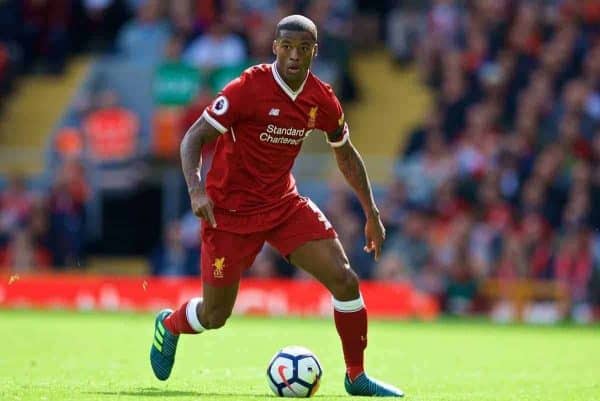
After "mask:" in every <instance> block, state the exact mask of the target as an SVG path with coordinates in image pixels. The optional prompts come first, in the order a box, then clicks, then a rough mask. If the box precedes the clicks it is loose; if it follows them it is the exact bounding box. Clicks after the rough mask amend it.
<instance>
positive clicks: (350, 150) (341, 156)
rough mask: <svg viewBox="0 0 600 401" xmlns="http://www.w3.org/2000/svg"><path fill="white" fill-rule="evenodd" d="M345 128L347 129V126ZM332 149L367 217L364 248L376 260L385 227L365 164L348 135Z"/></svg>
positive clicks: (383, 237) (379, 252)
mask: <svg viewBox="0 0 600 401" xmlns="http://www.w3.org/2000/svg"><path fill="white" fill-rule="evenodd" d="M340 129H344V128H340ZM345 129H346V130H347V127H345ZM332 136H334V135H332ZM330 143H331V142H330ZM333 151H334V153H335V159H336V161H337V165H338V167H339V169H340V171H341V172H342V174H343V175H344V177H345V178H346V181H347V182H348V184H350V186H351V187H352V189H353V190H354V192H355V193H356V196H357V197H358V200H359V201H360V204H361V206H362V208H363V211H364V213H365V216H366V218H367V223H366V225H365V239H366V245H365V248H364V249H365V251H366V252H369V253H371V252H373V251H374V252H375V260H378V259H379V255H380V254H381V247H382V245H383V240H384V239H385V227H384V226H383V223H382V222H381V218H380V217H379V210H378V209H377V205H376V204H375V199H374V198H373V190H372V189H371V182H370V181H369V176H368V174H367V169H366V168H365V164H364V162H363V160H362V157H361V156H360V154H359V153H358V150H356V148H355V147H354V145H353V144H352V142H351V141H350V138H348V137H345V139H343V142H341V144H340V145H339V146H334V147H333Z"/></svg>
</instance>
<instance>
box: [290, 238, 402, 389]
mask: <svg viewBox="0 0 600 401" xmlns="http://www.w3.org/2000/svg"><path fill="white" fill-rule="evenodd" d="M290 261H291V262H292V263H293V264H294V265H295V266H298V267H300V268H302V269H303V270H305V271H307V272H308V273H310V274H311V275H313V276H314V277H315V278H316V279H317V280H319V281H320V282H321V283H323V285H325V287H327V288H328V289H329V291H330V292H331V294H332V296H333V308H334V310H333V314H334V315H333V316H334V320H335V327H336V329H337V332H338V334H339V336H340V339H341V341H342V349H343V352H344V361H345V362H346V376H345V378H344V386H345V388H346V391H347V392H348V393H349V394H351V395H366V396H389V397H402V396H403V395H404V393H403V392H402V391H401V390H399V389H397V388H395V387H393V386H390V385H388V384H385V383H382V382H380V381H377V380H374V379H372V378H370V377H369V376H367V374H366V373H365V372H364V351H365V348H366V347H367V309H366V308H365V304H364V301H363V299H362V296H361V295H360V291H359V283H358V277H357V276H356V273H354V271H353V270H352V269H351V268H350V264H349V262H348V258H347V257H346V254H345V253H344V249H343V248H342V245H341V243H340V242H339V240H337V239H325V240H316V241H309V242H306V243H305V244H303V245H301V246H299V247H298V248H297V249H296V250H294V251H293V252H292V253H291V254H290Z"/></svg>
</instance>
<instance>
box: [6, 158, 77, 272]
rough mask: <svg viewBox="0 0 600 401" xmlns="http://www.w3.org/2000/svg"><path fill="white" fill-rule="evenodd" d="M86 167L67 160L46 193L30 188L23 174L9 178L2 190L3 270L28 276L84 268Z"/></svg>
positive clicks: (75, 161)
mask: <svg viewBox="0 0 600 401" xmlns="http://www.w3.org/2000/svg"><path fill="white" fill-rule="evenodd" d="M88 195H89V192H88V186H87V184H86V179H85V176H84V170H83V167H82V165H81V164H80V163H79V162H78V161H77V160H71V161H68V162H65V163H64V164H63V165H62V166H61V168H60V169H59V171H58V172H57V174H56V177H55V179H54V182H53V183H52V185H51V187H50V188H49V190H47V191H34V190H31V189H30V188H28V185H27V183H26V180H25V178H24V177H23V176H20V175H18V174H14V175H12V176H10V177H9V178H8V183H7V185H6V187H5V188H4V190H2V191H1V192H0V272H2V271H5V270H7V271H10V272H11V273H27V272H34V271H38V272H39V271H49V270H50V269H51V268H56V269H64V268H72V267H77V266H81V265H83V264H85V254H84V245H85V244H84V238H85V202H86V200H87V198H88Z"/></svg>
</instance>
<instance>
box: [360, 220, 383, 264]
mask: <svg viewBox="0 0 600 401" xmlns="http://www.w3.org/2000/svg"><path fill="white" fill-rule="evenodd" d="M365 240H366V244H365V247H364V250H365V252H367V253H371V252H375V260H379V255H381V247H382V246H383V240H385V227H384V226H383V223H382V222H381V218H380V217H379V213H373V214H371V215H368V216H367V224H365Z"/></svg>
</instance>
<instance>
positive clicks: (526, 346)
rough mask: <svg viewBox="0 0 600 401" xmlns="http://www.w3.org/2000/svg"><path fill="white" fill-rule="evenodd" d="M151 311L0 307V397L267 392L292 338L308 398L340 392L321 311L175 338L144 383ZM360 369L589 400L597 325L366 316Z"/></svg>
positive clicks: (599, 368)
mask: <svg viewBox="0 0 600 401" xmlns="http://www.w3.org/2000/svg"><path fill="white" fill-rule="evenodd" d="M152 324H153V316H152V315H149V314H128V313H71V312H59V311H55V312H31V311H0V339H1V340H2V342H1V344H2V352H1V353H0V400H1V401H12V400H24V401H30V400H31V401H33V400H36V401H46V400H48V401H53V400H78V401H87V400H102V401H109V400H132V401H133V400H176V401H187V400H194V401H198V400H200V401H202V400H267V399H273V400H275V399H276V398H275V397H274V396H273V395H272V394H271V392H270V390H269V388H268V386H267V383H266V379H265V370H266V365H267V363H268V361H269V359H270V358H271V356H272V355H273V354H274V353H275V351H277V350H278V349H279V348H280V347H281V346H284V345H291V344H300V345H304V346H306V347H308V348H310V349H312V350H313V351H314V352H315V353H316V354H317V356H318V357H319V358H320V360H321V364H322V365H323V370H324V375H323V380H322V385H321V388H320V390H319V392H318V393H317V395H316V397H317V399H322V400H339V399H349V397H348V396H346V395H345V392H344V389H343V384H342V378H343V362H342V356H341V351H340V345H339V341H338V337H337V333H336V331H335V329H334V326H333V323H332V322H331V321H330V320H328V319H306V320H302V319H292V318H289V319H283V318H281V319H278V318H270V319H266V318H265V319H263V318H243V317H234V318H232V319H231V320H230V321H229V322H228V324H227V325H226V326H225V327H224V328H223V329H220V330H217V331H214V332H208V333H204V334H202V335H199V336H184V337H183V338H182V339H181V340H180V343H179V344H180V345H179V349H178V354H177V361H176V364H175V368H174V370H173V374H172V376H171V378H170V379H169V380H168V381H167V382H159V381H157V380H155V379H154V377H153V375H152V372H151V369H150V366H149V361H148V352H149V346H150V341H151V339H152ZM367 367H368V371H369V372H370V373H371V375H373V376H374V377H377V378H381V379H383V380H387V381H389V382H391V383H393V384H395V385H397V386H398V387H400V388H402V389H403V390H404V391H405V393H406V397H405V399H407V400H415V401H417V400H418V401H435V400H448V401H461V400H477V401H488V400H490V401H491V400H515V401H529V400H540V401H549V400H561V401H584V400H585V401H598V400H600V330H599V327H598V326H595V327H577V326H561V327H531V326H519V325H507V326H499V325H492V324H488V323H484V322H474V321H459V320H457V321H454V320H442V321H441V322H437V323H417V322H391V321H387V322H381V321H372V322H371V325H370V330H369V347H368V350H367Z"/></svg>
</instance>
